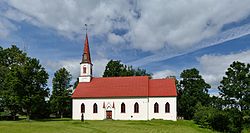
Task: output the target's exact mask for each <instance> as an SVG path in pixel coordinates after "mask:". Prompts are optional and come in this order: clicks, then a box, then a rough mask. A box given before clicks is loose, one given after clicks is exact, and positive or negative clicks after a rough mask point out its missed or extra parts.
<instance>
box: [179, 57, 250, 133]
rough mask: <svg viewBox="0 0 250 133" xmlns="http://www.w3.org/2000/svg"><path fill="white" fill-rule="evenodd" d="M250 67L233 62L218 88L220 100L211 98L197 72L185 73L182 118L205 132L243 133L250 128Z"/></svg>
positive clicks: (180, 94) (180, 97)
mask: <svg viewBox="0 0 250 133" xmlns="http://www.w3.org/2000/svg"><path fill="white" fill-rule="evenodd" d="M249 69H250V64H244V63H241V62H238V61H236V62H233V63H232V64H231V65H230V67H229V68H228V69H227V71H226V73H225V76H224V77H223V79H222V80H221V82H220V85H219V86H218V90H219V94H218V96H212V97H211V96H209V94H208V89H209V88H211V86H210V85H209V84H207V83H206V82H205V81H204V80H203V78H202V76H201V75H200V74H199V71H198V70H197V69H195V68H193V69H187V70H184V71H183V72H182V73H181V75H180V78H181V80H180V81H179V82H177V89H178V100H177V101H178V106H177V107H178V116H182V117H184V119H188V120H191V119H192V120H194V122H195V123H197V124H198V125H200V126H201V127H204V128H210V129H213V130H217V131H220V132H232V133H240V132H241V131H242V130H243V128H244V127H246V128H249V126H250V70H249Z"/></svg>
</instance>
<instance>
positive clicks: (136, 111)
mask: <svg viewBox="0 0 250 133" xmlns="http://www.w3.org/2000/svg"><path fill="white" fill-rule="evenodd" d="M134 113H139V104H138V103H137V102H136V103H135V105H134Z"/></svg>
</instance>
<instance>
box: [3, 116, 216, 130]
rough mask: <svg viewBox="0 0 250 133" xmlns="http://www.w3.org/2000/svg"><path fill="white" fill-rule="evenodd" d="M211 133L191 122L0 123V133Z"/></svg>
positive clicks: (23, 121)
mask: <svg viewBox="0 0 250 133" xmlns="http://www.w3.org/2000/svg"><path fill="white" fill-rule="evenodd" d="M88 132H89V133H183V132H185V133H201V132H202V133H212V132H213V131H211V130H208V129H202V128H199V127H198V126H197V125H195V124H194V123H193V122H192V121H185V120H180V121H177V122H173V121H163V120H152V121H112V120H103V121H85V122H80V121H72V120H70V119H50V120H41V121H34V120H33V121H25V120H21V121H0V133H88Z"/></svg>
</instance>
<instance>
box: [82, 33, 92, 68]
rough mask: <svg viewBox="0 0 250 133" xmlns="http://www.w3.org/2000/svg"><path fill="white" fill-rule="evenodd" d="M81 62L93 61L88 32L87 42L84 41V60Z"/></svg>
mask: <svg viewBox="0 0 250 133" xmlns="http://www.w3.org/2000/svg"><path fill="white" fill-rule="evenodd" d="M81 63H89V64H92V63H91V58H90V52H89V41H88V34H87V33H86V38H85V43H84V50H83V54H82V62H81Z"/></svg>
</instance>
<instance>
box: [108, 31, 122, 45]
mask: <svg viewBox="0 0 250 133" xmlns="http://www.w3.org/2000/svg"><path fill="white" fill-rule="evenodd" d="M108 42H109V43H111V44H121V43H124V39H123V38H122V37H121V36H119V35H116V34H114V33H109V34H108Z"/></svg>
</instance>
